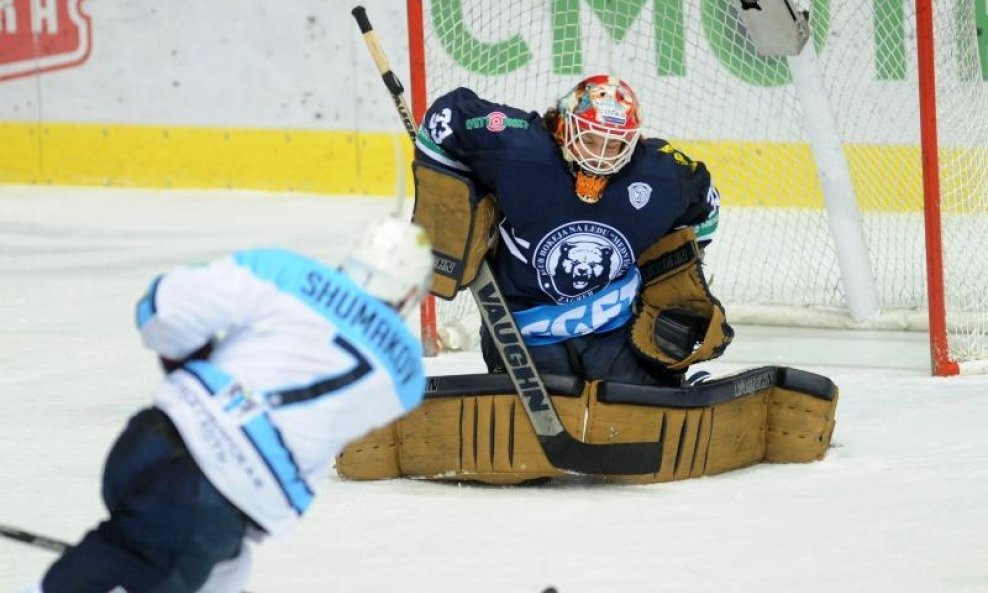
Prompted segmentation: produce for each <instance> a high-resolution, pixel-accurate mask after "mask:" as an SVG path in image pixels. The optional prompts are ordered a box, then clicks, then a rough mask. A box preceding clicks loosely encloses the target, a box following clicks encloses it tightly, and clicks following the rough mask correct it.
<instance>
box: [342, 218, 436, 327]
mask: <svg viewBox="0 0 988 593" xmlns="http://www.w3.org/2000/svg"><path fill="white" fill-rule="evenodd" d="M340 269H341V270H342V271H343V272H344V273H345V274H346V275H347V276H349V277H350V279H351V280H352V281H353V282H354V283H355V284H356V285H357V286H359V287H361V288H363V289H364V290H365V291H367V292H368V293H369V294H371V295H372V296H374V297H376V298H378V299H380V300H381V301H383V302H385V303H387V304H388V305H391V306H392V307H394V308H395V309H397V310H398V312H399V313H401V315H402V316H405V315H407V314H408V313H409V312H411V311H412V310H413V309H414V307H415V306H416V305H418V303H419V301H420V300H421V299H422V297H423V296H425V294H426V293H427V292H428V291H429V286H430V284H431V281H432V245H431V243H430V242H429V238H428V236H427V235H426V232H425V230H424V229H423V228H422V227H420V226H419V225H417V224H415V223H412V222H407V221H404V220H399V219H398V218H395V217H393V216H389V217H386V218H382V219H378V220H374V221H372V222H370V223H369V224H368V225H367V229H366V230H365V231H364V233H363V234H361V235H360V237H359V238H358V239H357V241H356V243H355V244H354V246H353V249H351V251H350V254H349V255H348V256H347V257H346V259H345V260H344V261H343V264H342V265H341V266H340Z"/></svg>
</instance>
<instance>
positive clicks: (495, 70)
mask: <svg viewBox="0 0 988 593" xmlns="http://www.w3.org/2000/svg"><path fill="white" fill-rule="evenodd" d="M802 1H803V5H802V6H798V8H800V9H805V10H809V12H810V24H811V31H812V36H811V44H812V45H813V46H814V47H815V48H816V52H815V53H816V55H817V57H816V59H815V63H816V66H817V68H818V73H819V76H818V77H817V80H818V82H819V83H820V84H821V85H822V87H821V88H822V89H823V90H822V92H820V90H819V89H817V92H815V93H814V92H810V93H809V94H808V93H807V92H806V90H805V85H804V86H802V87H801V86H800V85H798V84H796V83H795V82H794V77H793V70H792V68H791V67H790V62H789V61H788V60H787V58H783V57H766V56H763V55H760V54H759V53H758V52H757V51H756V48H755V47H754V46H753V44H752V42H751V40H750V39H749V38H748V36H747V35H746V30H745V28H744V26H743V24H742V23H741V21H740V19H739V15H738V9H737V8H735V4H736V3H735V2H732V1H729V0H669V1H667V2H666V1H664V2H645V1H644V0H552V1H545V2H539V1H532V0H524V1H521V0H511V1H507V0H505V1H502V2H487V1H481V0H433V1H432V2H429V1H428V0H408V11H409V13H408V14H409V32H410V42H411V43H410V46H411V54H410V55H411V64H412V99H413V110H415V111H416V112H417V113H418V114H419V116H421V113H422V111H423V109H424V106H425V104H426V103H427V102H428V101H429V100H431V99H432V98H434V97H436V96H438V95H439V94H442V93H444V92H446V91H448V90H450V89H452V88H455V87H457V86H468V87H470V88H472V89H474V90H475V91H476V92H477V93H478V94H479V95H480V96H482V97H485V98H487V99H490V100H494V101H498V102H503V103H508V104H511V105H514V106H517V107H520V108H524V109H528V110H538V111H543V110H544V109H545V108H546V107H548V106H549V105H551V104H552V103H553V102H554V100H555V98H556V97H557V96H558V95H560V94H561V93H563V92H564V91H565V90H567V89H568V88H570V87H571V86H572V85H573V84H574V83H575V82H576V81H577V80H579V79H581V78H583V77H585V76H588V75H591V74H595V73H603V72H607V73H611V74H615V75H618V76H620V77H621V78H623V79H625V80H627V81H629V82H630V84H631V85H632V87H633V88H634V89H635V90H636V93H637V95H638V97H639V99H640V101H641V102H642V112H643V116H644V127H645V133H646V135H651V136H658V137H661V138H666V139H668V140H670V141H671V142H673V144H675V145H676V146H677V147H679V148H680V149H682V150H683V151H684V152H686V153H687V154H689V155H691V156H692V157H694V158H697V159H700V160H703V161H704V162H706V163H707V165H708V167H709V169H710V171H711V173H712V175H713V179H714V183H715V185H716V186H717V187H718V189H719V190H720V194H721V196H722V213H721V225H720V229H719V230H718V235H717V237H716V239H715V242H714V244H713V246H712V247H711V248H710V249H709V250H708V253H707V264H708V274H709V275H712V290H713V291H714V293H715V294H716V295H717V296H718V297H719V298H720V299H721V300H722V301H723V302H724V303H725V305H726V307H727V310H728V314H729V316H730V318H731V319H732V320H733V321H734V322H737V323H745V322H750V323H762V324H782V325H790V324H791V325H809V326H843V327H858V328H872V329H874V328H901V329H912V330H917V331H926V330H928V329H929V330H930V331H931V335H932V334H933V333H935V332H937V331H941V328H940V326H941V325H942V331H943V333H944V334H945V337H944V338H943V339H942V342H941V343H939V345H935V346H934V347H933V348H931V351H932V353H933V360H934V365H933V366H934V371H935V372H937V373H938V374H950V373H952V372H957V370H958V369H957V365H955V364H954V361H957V362H960V363H963V364H962V369H961V370H964V369H963V367H965V366H966V367H968V368H970V369H971V370H975V369H977V368H978V367H981V366H983V365H982V364H981V363H978V362H975V361H984V360H986V359H988V257H986V256H985V255H984V254H983V253H981V252H980V248H981V247H982V245H983V244H984V242H985V241H986V240H988V166H986V163H988V116H986V114H988V36H986V35H984V34H982V36H981V37H979V36H978V33H977V32H978V30H979V29H980V30H982V31H986V30H988V16H986V14H985V12H986V10H988V9H986V8H985V4H984V3H983V2H975V0H943V1H939V0H938V1H937V2H936V6H935V7H934V8H932V9H931V10H932V11H933V12H932V14H933V28H934V38H935V40H936V43H935V52H934V55H935V75H936V111H935V113H936V117H935V124H936V127H937V129H938V133H937V135H936V137H935V139H936V140H937V142H938V144H939V150H934V152H933V153H932V156H934V157H937V158H938V161H939V167H938V172H939V192H938V193H939V195H937V196H933V198H934V199H935V203H937V204H938V205H939V213H940V215H939V222H937V221H936V218H937V217H936V216H927V217H924V181H923V174H922V167H923V165H922V163H923V153H922V148H921V126H920V122H921V110H920V99H919V96H920V92H919V84H920V77H919V76H918V74H917V73H918V71H919V68H918V59H919V58H917V55H918V52H917V34H918V33H919V32H921V31H922V28H921V27H920V28H919V29H918V27H917V20H918V19H917V13H918V10H919V13H920V14H922V10H924V7H928V6H929V4H930V2H929V0H918V1H917V2H915V4H914V2H913V1H912V0H909V1H906V0H877V1H876V2H829V1H828V0H813V1H812V3H811V4H809V0H802ZM797 4H798V3H797ZM917 7H919V9H917ZM804 55H805V53H804ZM797 82H798V81H797ZM926 94H929V93H926ZM821 121H823V122H824V124H823V126H824V127H825V128H828V129H829V132H830V133H832V137H834V138H837V139H838V145H837V146H838V148H837V153H838V154H837V157H838V161H840V160H842V159H843V161H844V163H845V164H846V167H845V171H846V175H847V176H848V177H849V179H850V184H849V185H850V186H851V191H852V199H851V204H852V206H853V207H852V210H851V211H850V216H848V212H847V211H846V210H845V211H844V212H836V213H835V212H834V211H832V210H828V201H829V200H831V196H829V195H827V194H826V192H825V188H824V184H822V183H821V175H819V174H818V173H817V171H818V170H820V171H821V174H822V178H823V179H825V180H827V179H830V178H831V177H833V176H838V177H839V176H840V171H839V167H836V169H838V170H833V171H832V170H829V169H830V167H829V166H828V164H827V162H826V159H823V160H821V159H820V156H819V152H820V149H819V146H818V144H819V141H818V139H817V138H815V137H814V135H815V132H814V131H813V128H814V127H816V128H819V127H820V122H821ZM928 144H929V142H928V143H927V145H928ZM815 151H816V152H815ZM823 152H826V150H825V149H824V150H823ZM929 156H930V154H928V155H927V157H929ZM828 176H830V177H828ZM928 185H929V183H928ZM932 189H933V190H934V191H935V190H936V188H932ZM928 190H929V188H928ZM927 193H928V194H929V193H930V192H929V191H927ZM926 211H927V212H929V211H930V209H929V207H927V209H926ZM849 218H850V219H854V220H851V222H852V225H851V226H852V228H853V227H854V226H855V225H857V228H858V229H859V232H860V234H859V236H860V238H861V246H860V249H859V250H858V252H857V253H854V252H853V250H852V251H851V252H848V251H847V250H844V251H843V253H844V254H845V257H844V260H843V263H842V262H841V261H839V260H840V259H841V253H842V251H841V241H843V240H844V235H846V233H844V232H843V231H840V230H839V227H840V226H841V222H842V221H841V219H845V220H844V222H846V221H847V220H846V219H849ZM931 224H932V225H934V226H935V228H930V229H926V230H927V231H929V232H932V233H934V234H939V235H940V236H941V237H942V246H937V245H935V244H934V245H933V246H932V247H931V249H932V250H933V252H932V256H933V257H932V258H931V262H932V263H931V264H930V266H931V268H930V269H932V270H933V271H934V272H935V273H934V275H933V277H934V283H933V284H934V285H933V286H931V288H930V289H929V290H930V291H931V292H929V293H928V287H927V284H928V280H929V278H930V275H929V274H928V273H927V271H928V266H927V256H928V251H927V249H926V245H925V241H924V226H925V225H931ZM851 235H852V236H851V239H852V242H853V239H854V237H853V235H854V233H853V232H852V233H851ZM934 238H935V237H934ZM847 253H851V256H850V258H848V257H847V256H846V254H847ZM848 262H850V265H849V263H848ZM842 266H843V267H842ZM849 275H850V277H854V276H857V277H858V278H859V279H860V278H864V279H865V280H866V281H867V282H872V281H873V284H872V285H871V286H870V287H869V286H866V287H865V288H864V289H863V292H864V297H863V299H864V302H865V306H864V308H865V309H868V298H869V294H870V295H872V296H873V297H874V298H875V299H876V300H877V303H876V304H877V306H878V307H880V310H881V314H880V315H878V316H877V317H874V316H872V315H871V314H870V313H869V312H867V311H866V314H865V315H861V314H858V315H855V312H854V311H853V310H852V308H853V300H854V297H855V295H854V294H849V290H848V278H849ZM940 275H942V278H943V281H942V287H940V286H936V284H937V282H936V279H937V276H940ZM867 282H866V284H867ZM854 291H856V292H859V293H860V292H861V289H858V288H855V289H854ZM869 291H872V292H870V293H869ZM928 294H929V295H932V298H928ZM858 298H859V300H860V299H861V298H862V297H860V296H859V297H858ZM941 299H942V302H943V303H944V307H943V309H944V312H943V313H942V314H936V313H935V314H934V315H930V314H929V313H928V311H929V303H930V302H931V301H933V302H935V303H936V302H939V301H940V300H941ZM849 302H850V305H849ZM436 309H437V315H436V324H435V327H434V329H435V330H436V331H437V333H438V334H439V335H440V336H443V339H444V341H445V344H444V347H445V348H463V347H466V348H471V347H476V337H475V336H476V334H477V328H479V326H480V321H479V315H478V314H477V313H476V310H475V309H474V306H473V303H472V299H471V298H470V295H469V293H467V292H464V293H461V295H460V296H459V297H458V298H457V299H456V300H455V301H453V302H446V301H440V300H437V306H436ZM426 318H427V316H426ZM934 342H936V339H935V337H934ZM938 357H939V362H938V360H937V359H938Z"/></svg>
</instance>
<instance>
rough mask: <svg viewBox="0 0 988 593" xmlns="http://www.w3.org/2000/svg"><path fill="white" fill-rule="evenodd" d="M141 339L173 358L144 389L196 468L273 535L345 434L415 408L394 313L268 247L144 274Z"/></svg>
mask: <svg viewBox="0 0 988 593" xmlns="http://www.w3.org/2000/svg"><path fill="white" fill-rule="evenodd" d="M137 324H138V327H139V328H140V331H141V336H142V338H143V340H144V343H145V345H147V346H148V347H149V348H151V349H153V350H154V351H156V352H158V353H159V354H160V355H162V356H164V357H165V358H169V359H174V360H182V359H184V358H186V357H187V356H189V354H190V353H192V352H194V351H195V350H196V349H197V348H199V347H200V346H202V345H203V344H205V343H206V342H207V341H209V340H210V339H212V338H213V337H214V336H220V339H219V341H218V343H217V344H216V346H215V348H214V349H213V352H212V354H211V355H210V357H209V360H208V361H190V362H188V363H186V364H185V365H184V366H183V368H182V369H179V370H177V371H174V372H172V373H171V374H169V375H168V376H167V377H166V378H165V380H164V381H163V382H162V383H161V384H160V385H159V386H158V388H157V389H156V390H155V391H154V394H153V400H154V405H155V406H157V407H159V408H161V409H162V410H163V411H164V412H165V413H167V414H168V416H169V417H170V418H171V420H172V421H173V422H174V423H175V426H176V427H177V429H178V431H179V432H180V433H181V435H182V438H183V439H184V441H185V443H186V444H187V446H188V448H189V450H190V452H191V453H192V455H193V457H194V458H195V460H196V462H197V463H198V464H199V467H200V468H201V469H202V471H203V473H205V474H206V476H207V477H208V478H209V480H210V481H211V482H212V483H213V484H214V485H215V486H216V488H217V489H218V490H219V491H220V492H222V493H223V495H224V496H226V498H227V499H229V500H230V501H231V502H233V503H234V504H235V505H237V506H238V507H239V508H240V509H241V510H243V512H244V513H246V514H247V515H248V516H250V517H251V518H252V519H253V520H254V521H256V522H257V523H258V524H259V525H260V526H261V527H263V528H264V530H265V531H266V532H267V533H268V534H271V535H277V534H280V533H282V532H284V531H285V530H287V529H288V528H289V527H291V526H292V525H293V524H294V522H295V521H296V520H297V519H298V518H299V516H301V514H302V513H303V512H305V510H306V508H308V506H309V505H310V503H311V502H312V498H313V496H314V487H315V485H316V483H317V482H319V481H321V480H322V479H323V478H324V477H325V476H326V474H327V473H328V472H329V468H330V464H331V463H332V461H333V459H334V457H335V456H336V455H337V454H338V453H339V452H340V451H341V450H342V449H343V447H344V446H345V445H346V444H347V443H348V442H350V441H351V440H353V439H355V438H357V437H360V436H361V435H363V434H364V433H366V432H367V431H368V430H370V429H372V428H375V427H378V426H381V425H383V424H386V423H388V422H390V421H392V420H394V419H395V418H397V417H398V416H400V415H402V414H403V413H405V412H407V411H408V410H410V409H412V408H414V407H416V406H417V405H418V404H419V403H420V402H421V400H422V394H423V390H424V388H425V377H424V374H423V370H422V349H421V344H420V342H419V340H418V339H416V338H415V337H414V335H413V334H412V333H411V332H410V331H409V330H408V328H407V327H406V326H405V324H404V321H403V319H402V318H401V317H400V316H399V315H398V313H397V312H396V311H394V310H393V309H392V308H390V307H388V306H387V305H385V304H383V303H382V302H380V301H378V300H377V299H375V298H373V297H371V296H370V295H368V294H366V293H365V292H363V291H362V290H360V289H359V288H358V287H357V286H356V285H354V284H353V283H352V282H351V281H350V280H349V279H348V278H347V277H346V276H345V275H344V274H342V273H341V272H339V271H337V270H334V269H332V268H329V267H327V266H325V265H323V264H321V263H319V262H317V261H315V260H312V259H309V258H307V257H304V256H301V255H298V254H296V253H293V252H290V251H285V250H279V249H266V250H251V251H242V252H238V253H235V254H233V255H232V256H230V257H228V258H225V259H222V260H219V261H216V262H214V263H211V264H209V265H206V266H202V267H187V268H180V269H177V270H175V271H172V272H170V273H168V274H167V275H164V276H162V277H159V278H158V279H156V280H155V281H154V282H153V283H152V284H151V287H150V289H149V291H148V293H147V295H146V296H145V297H144V298H143V299H142V300H141V301H140V302H139V303H138V307H137Z"/></svg>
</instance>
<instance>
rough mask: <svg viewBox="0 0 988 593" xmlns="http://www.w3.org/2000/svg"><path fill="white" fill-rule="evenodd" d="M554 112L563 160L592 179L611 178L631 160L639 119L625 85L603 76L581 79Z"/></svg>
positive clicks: (638, 132)
mask: <svg viewBox="0 0 988 593" xmlns="http://www.w3.org/2000/svg"><path fill="white" fill-rule="evenodd" d="M556 109H557V110H558V112H559V119H558V124H557V126H558V127H557V129H556V136H557V139H558V140H559V143H560V145H562V149H563V156H564V157H565V158H566V160H568V161H572V162H575V163H576V164H578V165H579V166H580V167H581V168H582V169H583V170H584V171H586V172H588V173H591V174H594V175H613V174H614V173H617V172H618V171H619V170H620V169H621V167H623V166H624V165H625V164H627V162H628V160H630V159H631V153H632V152H633V151H634V150H635V144H636V143H637V142H638V137H639V135H640V134H641V115H640V113H639V111H638V98H637V97H635V92H634V91H632V90H631V87H630V86H628V83H626V82H624V81H623V80H619V79H617V78H614V77H612V76H607V75H604V74H598V75H596V76H591V77H590V78H585V79H583V80H581V81H580V82H579V83H577V85H576V86H575V87H573V88H572V89H571V90H570V91H569V92H568V93H567V94H566V95H564V96H563V97H562V98H561V99H559V102H558V103H557V105H556ZM594 136H596V138H594ZM615 141H616V142H615ZM615 143H616V144H617V145H618V148H617V149H616V150H615V148H614V146H613V145H614V144H615Z"/></svg>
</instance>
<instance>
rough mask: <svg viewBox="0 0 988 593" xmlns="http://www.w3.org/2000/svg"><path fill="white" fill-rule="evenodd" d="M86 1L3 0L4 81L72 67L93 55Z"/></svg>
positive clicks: (0, 71)
mask: <svg viewBox="0 0 988 593" xmlns="http://www.w3.org/2000/svg"><path fill="white" fill-rule="evenodd" d="M83 1H84V0H48V1H47V2H40V1H39V0H0V81H2V80H7V79H11V78H19V77H22V76H31V75H34V74H38V73H41V72H48V71H51V70H59V69H62V68H71V67H73V66H78V65H79V64H82V63H83V62H85V61H86V60H87V59H88V58H89V52H90V50H91V48H92V25H91V23H90V20H89V15H88V14H86V13H85V12H84V11H83V10H82V6H81V5H82V3H83Z"/></svg>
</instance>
